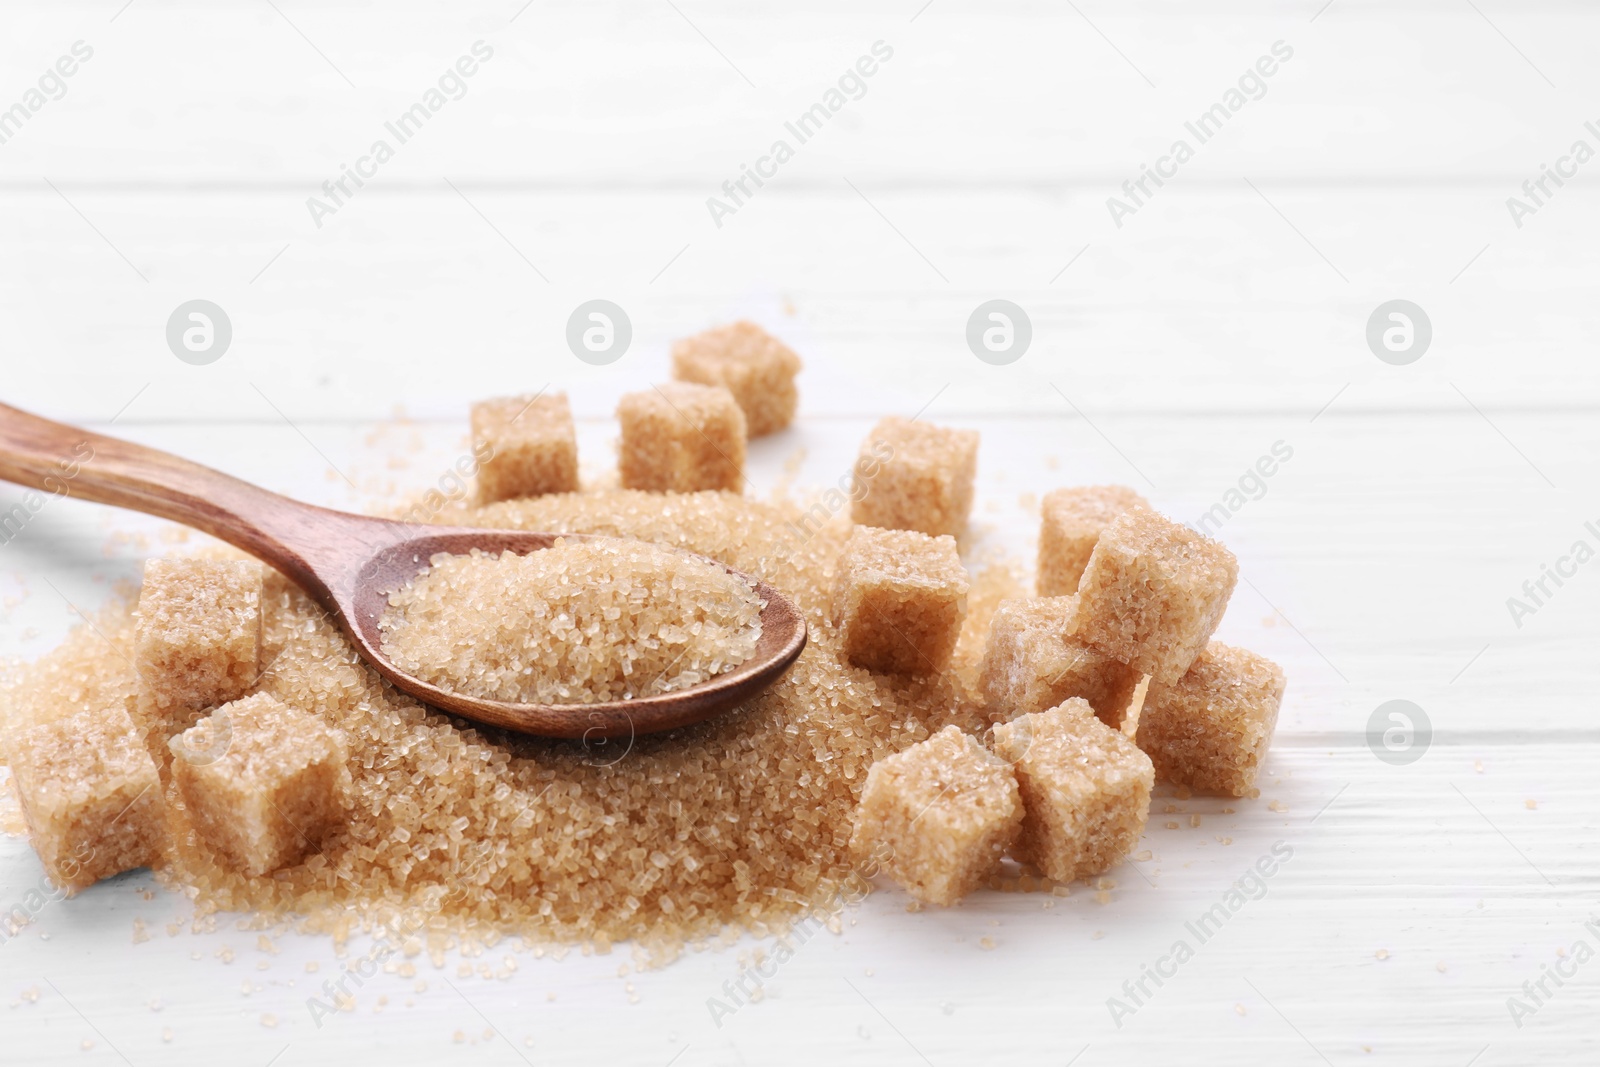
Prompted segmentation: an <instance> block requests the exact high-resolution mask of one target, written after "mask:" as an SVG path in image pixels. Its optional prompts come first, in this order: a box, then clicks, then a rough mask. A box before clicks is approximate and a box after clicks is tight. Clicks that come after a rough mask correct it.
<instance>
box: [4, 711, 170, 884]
mask: <svg viewBox="0 0 1600 1067" xmlns="http://www.w3.org/2000/svg"><path fill="white" fill-rule="evenodd" d="M4 748H5V755H6V759H7V762H8V763H9V764H10V767H11V787H12V790H13V791H14V792H15V793H16V795H17V799H18V801H19V802H20V803H21V806H22V814H23V818H24V820H25V821H26V822H27V825H28V838H29V840H30V842H31V843H32V845H33V848H34V851H35V852H37V853H38V854H39V859H40V861H41V862H42V863H43V864H44V869H45V873H46V874H47V875H49V877H50V880H51V881H52V882H54V883H55V884H56V885H57V886H60V887H61V888H62V889H65V890H66V891H68V892H69V893H75V892H77V891H78V890H80V889H84V888H86V887H88V886H91V885H93V884H94V883H95V882H98V881H99V880H100V879H102V878H109V877H111V876H112V875H114V874H120V873H122V872H123V871H129V870H133V869H134V868H137V867H149V866H154V865H155V864H157V863H159V862H160V860H161V857H162V853H163V851H164V850H165V848H166V844H167V829H166V801H165V797H164V794H163V793H162V790H161V782H160V779H159V777H158V775H157V773H156V765H155V761H154V760H152V759H151V757H150V753H149V751H148V750H147V749H146V747H145V744H144V740H143V738H142V737H141V736H140V734H139V731H138V729H137V728H136V727H135V725H134V722H133V719H132V717H131V716H130V715H129V714H128V712H127V709H126V708H124V707H112V708H97V707H91V708H86V709H84V710H82V711H78V712H75V713H73V714H71V715H67V716H64V717H61V718H57V719H53V720H51V721H48V722H42V723H34V724H30V725H16V726H8V727H7V729H6V731H5V737H4Z"/></svg>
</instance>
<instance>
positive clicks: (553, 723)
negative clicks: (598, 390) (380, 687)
mask: <svg viewBox="0 0 1600 1067" xmlns="http://www.w3.org/2000/svg"><path fill="white" fill-rule="evenodd" d="M0 479H4V480H6V481H11V482H16V483H17V484H19V485H25V486H28V487H29V488H32V489H37V490H41V491H43V492H47V493H51V494H53V495H57V496H70V497H74V498H77V499H80V500H90V501H95V502H97V503H101V504H111V505H114V506H116V507H123V508H129V509H131V510H134V511H141V512H144V513H146V514H150V515H157V516H160V517H161V518H165V519H170V520H172V521H174V522H180V523H183V524H185V525H187V526H193V527H195V528H196V529H199V530H202V531H204V532H206V533H208V534H211V535H212V536H213V537H216V538H218V539H219V540H222V541H226V542H228V543H229V544H231V545H234V546H235V547H237V548H240V549H243V550H244V551H245V552H248V553H250V554H251V555H253V556H255V557H256V558H258V559H260V560H262V561H263V562H265V563H267V564H268V565H270V566H271V567H273V568H274V569H276V570H278V571H279V572H281V573H282V574H284V575H285V576H286V577H288V578H289V579H290V580H291V581H293V582H295V583H296V584H297V585H299V586H300V587H301V588H302V589H304V590H305V591H306V593H307V594H308V595H310V596H311V597H312V598H313V599H315V600H316V601H317V603H319V604H320V605H321V606H322V607H323V608H324V609H325V610H326V611H327V612H328V614H329V616H330V617H331V618H332V619H333V621H334V622H335V623H337V625H338V626H339V628H340V630H342V631H343V632H344V634H345V636H346V637H348V638H349V640H350V642H351V643H352V644H353V645H354V646H355V649H356V652H357V654H358V655H359V656H360V657H361V658H362V659H363V660H364V661H366V663H367V664H368V666H370V667H371V668H372V669H373V670H375V671H377V672H378V674H379V675H381V676H382V677H383V678H385V679H386V680H387V681H389V683H390V684H392V685H393V686H394V687H395V688H396V689H398V690H400V691H401V692H403V693H406V694H409V695H410V696H413V697H415V698H416V699H418V700H420V701H422V702H423V703H425V704H428V705H431V706H433V707H435V708H438V709H440V710H441V711H446V712H449V713H451V714H453V715H459V716H461V717H462V718H466V719H471V720H473V721H474V722H479V723H483V724H485V725H488V726H495V727H499V728H502V729H506V730H512V731H516V732H518V733H526V734H535V735H538V736H542V737H559V738H573V739H583V740H590V739H594V740H603V739H609V738H620V737H633V736H637V735H640V734H648V733H656V732H659V731H662V730H671V729H675V728H677V727H680V726H688V725H690V724H692V723H696V722H700V721H702V720H704V719H707V718H710V717H711V716H712V715H715V714H717V713H718V712H721V711H726V710H728V709H729V708H732V707H735V706H737V705H739V704H742V703H744V702H745V701H748V700H750V699H751V698H752V697H754V696H756V695H757V694H758V693H760V692H761V691H762V690H764V689H766V688H767V687H768V686H769V685H771V684H772V683H773V682H775V681H777V679H778V678H779V677H781V676H782V674H783V673H784V671H786V670H788V669H789V667H790V665H791V664H793V663H794V661H795V659H796V658H797V657H798V656H799V655H800V653H801V651H802V650H803V649H804V648H805V644H806V623H805V618H804V617H803V616H802V615H801V613H800V610H799V608H798V607H797V606H796V605H795V604H794V602H793V601H791V600H789V598H788V597H785V596H784V595H783V594H782V593H780V592H778V591H777V590H776V589H773V588H772V587H771V586H769V585H767V584H766V583H765V582H761V581H759V580H757V579H754V578H751V577H750V576H749V575H745V574H742V573H741V572H739V571H736V570H734V569H733V568H732V567H728V566H727V565H726V564H723V563H721V562H720V561H715V560H712V561H711V562H713V563H716V565H717V566H719V567H723V568H724V569H725V570H727V571H728V572H729V573H730V574H733V575H736V576H738V577H740V578H743V579H745V580H746V581H748V582H750V584H751V585H752V586H753V587H754V589H755V592H756V595H758V596H759V597H760V598H761V599H762V600H763V601H765V607H764V608H763V609H762V612H761V636H760V638H759V640H758V642H757V645H756V650H755V652H754V653H753V654H752V655H751V657H750V658H749V659H748V660H746V661H745V662H743V663H741V664H739V665H738V666H737V667H735V668H734V669H732V670H730V671H728V672H726V673H724V674H719V675H717V676H716V677H715V678H711V679H709V680H707V681H705V682H702V683H700V684H699V685H695V686H691V687H688V688H685V689H680V690H676V691H674V692H670V693H661V694H657V695H654V696H646V697H639V698H637V699H635V700H619V701H606V702H600V703H593V704H512V703H506V702H503V701H497V700H485V699H482V698H479V697H473V696H468V695H465V694H462V693H456V692H451V691H449V690H445V689H441V688H439V687H438V686H436V685H433V684H432V683H430V682H426V681H424V680H422V679H420V678H417V677H415V676H414V675H411V674H409V673H407V672H405V671H403V670H401V669H400V668H399V667H397V666H396V665H395V664H394V663H393V662H392V661H391V660H390V659H389V657H388V656H387V655H386V654H385V653H384V651H383V634H382V632H381V631H380V630H379V628H378V623H379V620H381V619H382V618H383V615H384V612H385V611H386V610H387V609H388V607H389V596H390V594H391V593H393V592H395V591H397V590H399V589H401V588H403V587H405V586H406V585H408V584H410V583H411V582H412V581H413V580H414V579H415V578H416V577H417V576H418V575H419V574H420V573H421V572H422V571H423V570H425V569H426V568H427V567H428V565H429V561H430V560H431V559H432V558H433V557H434V556H436V555H438V554H440V553H446V554H450V555H466V554H467V553H469V552H471V551H472V550H473V549H477V550H479V551H481V552H486V553H493V554H500V553H504V552H513V553H516V554H518V555H526V554H528V553H530V552H539V551H543V550H544V549H546V548H549V547H550V546H551V545H553V544H555V542H556V541H557V540H558V539H562V538H567V539H589V537H590V536H591V535H584V534H558V533H536V532H529V531H523V530H498V529H476V528H471V527H450V526H430V525H427V524H417V523H408V522H400V521H396V520H391V519H377V518H373V517H371V516H367V515H356V514H352V513H350V512H343V511H334V510H331V509H329V508H321V507H316V506H314V505H311V504H305V503H302V502H300V501H297V500H292V499H290V498H289V497H285V496H280V495H279V494H277V493H272V492H269V491H268V490H265V489H262V488H260V487H258V486H254V485H251V484H250V483H248V482H244V481H241V480H239V479H237V478H234V477H232V476H231V475H227V474H223V473H221V472H220V471H215V470H212V469H211V468H209V467H203V466H200V465H199V464H197V463H191V462H189V461H188V460H184V459H180V458H178V457H176V456H173V455H169V454H167V453H165V452H160V451H157V450H155V449H151V448H146V447H144V446H142V445H136V444H132V443H130V442H127V441H121V440H118V439H116V438H113V437H106V436H104V435H101V434H94V433H90V432H88V431H86V430H80V429H77V428H75V427H71V426H67V425H64V424H62V423H58V422H52V421H50V420H48V419H43V418H40V417H39V416H37V415H30V414H28V413H27V412H25V411H20V410H18V409H16V408H13V407H8V406H7V405H5V404H0ZM613 540H614V539H613ZM687 554H689V555H695V553H687ZM698 558H701V559H706V558H707V557H704V556H699V557H698Z"/></svg>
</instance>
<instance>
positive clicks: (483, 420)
mask: <svg viewBox="0 0 1600 1067" xmlns="http://www.w3.org/2000/svg"><path fill="white" fill-rule="evenodd" d="M472 451H473V455H475V456H477V457H478V464H479V466H478V502H479V503H480V504H493V503H496V502H497V501H501V500H515V499H518V498H521V497H530V496H542V495H544V494H546V493H575V492H577V491H578V436H577V430H576V429H575V428H574V426H573V423H572V407H571V405H570V404H569V403H568V402H567V394H565V393H540V394H537V395H534V396H510V397H500V398H497V399H494V400H485V401H483V402H481V403H477V404H474V405H472Z"/></svg>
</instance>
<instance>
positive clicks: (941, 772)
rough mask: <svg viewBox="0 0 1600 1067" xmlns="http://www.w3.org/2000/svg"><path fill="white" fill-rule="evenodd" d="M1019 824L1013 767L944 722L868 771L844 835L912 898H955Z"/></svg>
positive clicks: (870, 866) (869, 865)
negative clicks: (930, 733) (917, 741)
mask: <svg viewBox="0 0 1600 1067" xmlns="http://www.w3.org/2000/svg"><path fill="white" fill-rule="evenodd" d="M1021 824H1022V803H1021V798H1020V796H1019V795H1018V793H1017V781H1016V778H1015V777H1014V776H1013V774H1012V771H1011V767H1010V766H1009V765H1008V764H1007V763H1006V762H1005V761H1004V760H1002V759H1000V758H998V757H997V756H995V755H994V754H993V753H991V752H989V751H988V750H987V749H985V748H984V747H983V746H982V745H980V744H979V743H978V742H977V741H976V740H974V739H973V738H972V737H970V736H969V735H967V734H964V733H962V732H961V730H960V729H958V728H957V727H954V726H946V727H945V728H944V729H943V730H940V731H939V732H938V733H936V734H934V735H933V736H932V737H930V738H928V739H927V740H926V741H923V742H921V743H919V744H915V745H912V746H911V747H910V748H908V749H906V750H905V751H903V752H899V753H896V754H895V755H893V756H886V757H884V758H883V759H881V760H879V761H878V762H876V763H874V764H873V765H872V767H871V769H870V770H868V771H867V781H866V784H865V786H864V787H863V789H862V792H861V803H860V805H859V806H858V807H857V808H856V813H855V821H854V824H853V828H852V831H851V835H850V847H851V850H852V852H853V853H854V854H855V855H856V857H857V858H858V860H859V861H860V862H862V863H863V864H864V865H865V870H864V872H863V873H867V874H870V873H872V872H873V870H874V869H881V870H883V871H884V872H885V873H887V874H888V875H889V876H890V877H891V878H893V879H894V880H895V881H896V882H898V883H899V884H900V885H902V886H904V887H905V889H906V891H907V892H909V893H910V894H911V895H912V896H913V897H916V898H917V899H918V900H921V901H924V902H926V903H929V904H945V905H948V904H954V903H955V902H956V901H957V900H959V899H961V898H962V897H963V896H965V895H967V894H968V893H970V892H971V891H972V890H974V889H976V888H977V887H978V886H979V884H981V882H982V881H983V879H984V878H986V877H987V876H988V875H989V874H990V872H992V871H993V870H994V869H995V867H996V866H997V865H998V864H999V862H1000V858H1001V856H1002V855H1003V854H1004V853H1005V851H1006V850H1007V849H1008V848H1010V847H1011V845H1012V844H1013V843H1014V842H1015V840H1016V837H1017V832H1018V829H1019V828H1020V826H1021Z"/></svg>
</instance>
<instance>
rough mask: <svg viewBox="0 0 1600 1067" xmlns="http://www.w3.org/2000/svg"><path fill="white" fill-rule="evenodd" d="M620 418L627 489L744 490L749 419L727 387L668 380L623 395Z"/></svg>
mask: <svg viewBox="0 0 1600 1067" xmlns="http://www.w3.org/2000/svg"><path fill="white" fill-rule="evenodd" d="M617 418H618V419H619V420H620V421H621V423H622V445H621V451H620V454H619V457H618V465H619V469H620V472H621V476H622V487H623V488H624V489H644V490H649V491H652V492H674V493H693V492H698V491H700V490H704V489H723V490H727V491H729V492H733V493H739V492H743V491H744V459H745V435H746V422H745V416H744V412H743V411H742V410H741V409H740V407H739V404H738V402H737V401H735V400H734V398H733V394H732V393H730V392H729V391H728V390H727V389H725V388H723V387H721V386H708V385H695V384H692V383H689V382H667V383H665V384H663V385H658V386H655V387H653V388H651V389H645V390H642V391H640V392H637V393H627V394H625V395H624V396H623V398H622V402H621V403H620V404H619V405H618V407H617Z"/></svg>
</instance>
